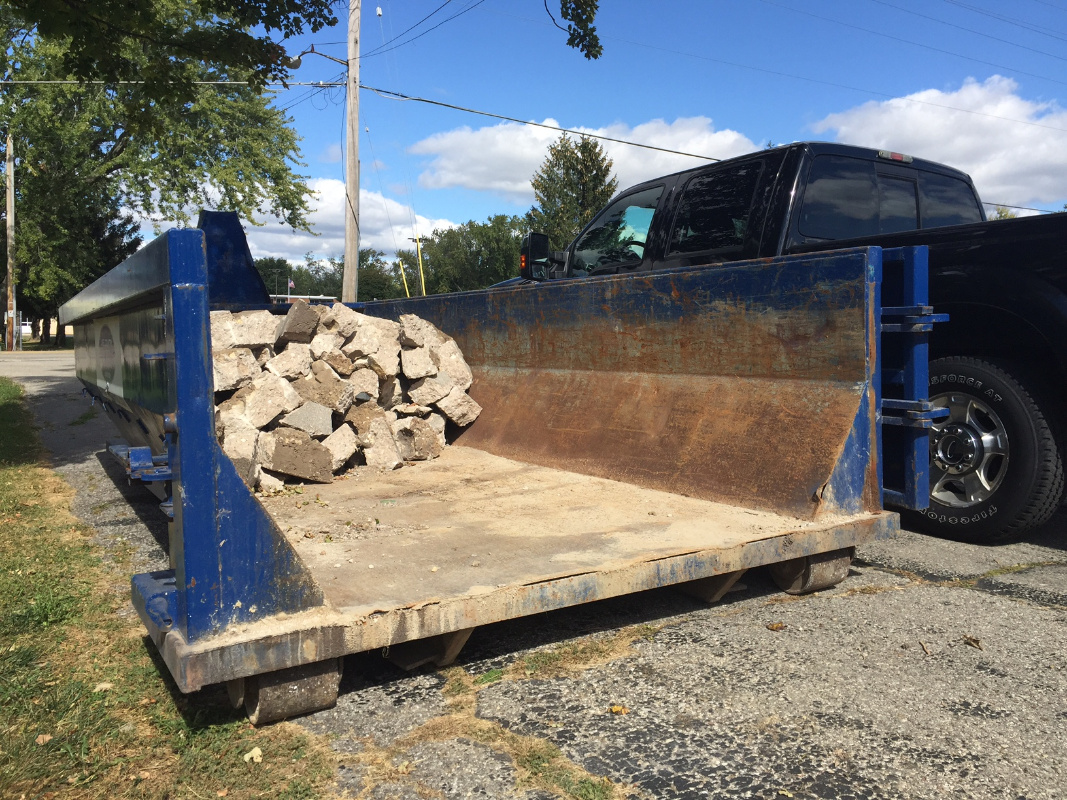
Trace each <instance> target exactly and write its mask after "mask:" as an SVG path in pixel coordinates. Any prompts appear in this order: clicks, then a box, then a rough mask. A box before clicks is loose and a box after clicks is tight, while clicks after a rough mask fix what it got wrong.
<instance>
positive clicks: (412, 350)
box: [400, 347, 437, 381]
mask: <svg viewBox="0 0 1067 800" xmlns="http://www.w3.org/2000/svg"><path fill="white" fill-rule="evenodd" d="M400 369H401V371H402V372H403V373H404V377H405V378H407V379H408V380H411V381H415V380H418V379H419V378H426V377H428V376H430V375H436V374H437V365H436V364H435V363H434V360H433V359H432V358H431V357H430V349H429V348H428V347H407V348H404V349H403V350H401V351H400Z"/></svg>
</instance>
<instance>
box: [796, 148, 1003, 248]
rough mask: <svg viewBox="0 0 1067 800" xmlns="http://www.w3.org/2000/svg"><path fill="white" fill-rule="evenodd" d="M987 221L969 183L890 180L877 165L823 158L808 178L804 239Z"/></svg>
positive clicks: (929, 177) (916, 174)
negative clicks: (806, 237)
mask: <svg viewBox="0 0 1067 800" xmlns="http://www.w3.org/2000/svg"><path fill="white" fill-rule="evenodd" d="M916 179H917V180H918V184H916ZM981 219H982V211H981V207H980V206H979V205H978V199H977V198H976V197H975V194H974V191H973V190H972V189H971V187H970V185H969V184H968V183H967V182H966V181H962V180H959V179H958V178H953V177H950V176H948V175H940V174H938V173H935V172H926V171H924V170H913V171H911V173H910V175H908V174H905V175H896V174H894V175H887V174H882V173H881V172H879V171H878V169H877V167H876V166H875V163H874V162H872V161H865V160H863V159H860V158H849V157H847V156H830V155H822V156H817V157H816V158H815V160H814V162H813V163H812V166H811V172H810V174H809V176H808V185H807V189H805V191H804V205H803V207H802V208H801V211H800V233H801V234H802V235H803V236H809V237H812V238H816V239H851V238H854V237H859V236H874V235H876V234H879V233H895V232H897V231H912V230H916V229H918V228H920V227H922V228H937V227H942V226H945V225H960V224H963V223H966V222H980V221H981Z"/></svg>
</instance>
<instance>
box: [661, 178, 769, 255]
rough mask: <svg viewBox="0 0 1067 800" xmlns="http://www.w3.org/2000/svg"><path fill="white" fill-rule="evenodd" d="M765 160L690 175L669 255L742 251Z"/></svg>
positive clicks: (672, 234) (680, 205) (675, 222)
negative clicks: (754, 196)
mask: <svg viewBox="0 0 1067 800" xmlns="http://www.w3.org/2000/svg"><path fill="white" fill-rule="evenodd" d="M762 167H763V165H762V163H761V162H759V161H756V162H751V161H749V162H746V163H744V164H740V165H735V166H732V167H729V168H725V169H713V170H710V171H708V172H704V173H701V174H700V175H697V176H696V177H694V178H691V179H690V181H689V183H687V184H686V186H685V190H684V191H683V193H682V199H681V200H680V201H679V203H678V214H677V216H676V217H675V221H674V229H673V231H672V232H671V243H670V249H669V250H668V252H667V255H677V254H680V253H686V254H688V253H702V252H705V251H708V250H716V251H720V252H721V251H734V250H736V251H737V252H740V251H741V249H742V248H743V247H744V243H745V237H746V235H747V233H748V216H749V211H750V209H751V208H752V197H753V194H754V193H755V191H756V185H757V184H758V183H759V178H760V172H761V171H762Z"/></svg>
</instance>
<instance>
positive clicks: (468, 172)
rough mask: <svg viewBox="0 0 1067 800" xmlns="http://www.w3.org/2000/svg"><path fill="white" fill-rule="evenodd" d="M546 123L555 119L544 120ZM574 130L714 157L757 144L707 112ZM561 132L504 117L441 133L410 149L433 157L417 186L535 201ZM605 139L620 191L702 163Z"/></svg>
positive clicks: (730, 153) (526, 201)
mask: <svg viewBox="0 0 1067 800" xmlns="http://www.w3.org/2000/svg"><path fill="white" fill-rule="evenodd" d="M544 124H546V125H557V124H558V123H557V122H556V121H555V120H553V119H546V120H545V121H544ZM577 130H580V131H581V132H583V133H592V134H597V135H601V136H610V137H611V138H614V139H622V140H625V141H632V142H641V143H645V144H651V145H654V146H656V147H662V148H665V149H668V150H678V151H681V152H685V153H693V154H696V155H705V156H711V157H714V158H729V157H731V156H736V155H741V154H742V153H750V152H752V151H753V150H758V149H759V146H758V145H757V144H755V143H754V142H752V140H750V139H749V138H748V137H746V136H743V135H742V134H740V133H738V132H736V131H731V130H722V131H716V130H715V127H714V125H713V124H712V121H711V120H710V119H708V118H707V117H688V118H680V119H676V120H675V121H674V122H670V123H668V122H665V121H664V120H661V119H657V120H651V121H649V122H645V123H642V124H640V125H637V126H636V127H630V126H629V125H624V124H622V123H617V124H614V125H610V126H607V127H605V128H579V129H577ZM559 136H560V133H559V131H554V130H549V129H546V128H539V127H535V126H531V125H520V124H518V123H514V122H507V123H502V124H500V125H494V126H491V127H485V128H478V129H476V130H475V129H471V128H468V127H463V128H457V129H455V130H451V131H445V132H443V133H437V134H434V135H433V136H430V137H428V138H426V139H423V140H422V141H420V142H417V143H416V144H415V145H414V146H413V147H412V148H411V152H413V153H416V154H419V155H427V156H432V160H431V161H430V164H429V166H428V168H427V169H426V170H425V171H424V172H423V173H422V174H421V175H420V176H419V184H420V185H421V186H422V187H424V188H427V189H445V188H452V187H461V188H465V189H472V190H475V191H488V192H493V193H495V194H498V195H501V196H503V197H505V198H506V199H508V200H510V201H512V202H514V203H522V204H527V203H530V204H532V203H533V200H534V197H533V190H532V189H531V188H530V178H531V177H532V176H533V174H534V173H535V172H536V171H537V169H538V168H539V167H540V166H541V163H542V162H543V161H544V159H545V156H546V155H547V153H548V147H549V145H550V144H552V142H554V141H555V140H556V139H558V138H559ZM600 144H601V145H602V146H603V147H604V149H605V150H606V151H607V154H608V155H609V156H610V157H611V159H612V160H613V161H614V163H615V174H616V175H617V176H618V179H619V188H620V189H622V188H626V187H627V186H630V185H632V184H634V183H640V182H641V181H644V180H648V179H649V178H654V177H656V176H657V175H663V174H665V173H669V172H674V171H677V170H680V169H686V168H688V167H692V166H697V165H699V164H701V163H705V162H701V161H700V160H699V159H694V158H690V157H687V156H680V155H674V154H670V153H662V152H659V151H656V150H647V149H644V148H638V147H631V146H628V145H625V144H619V143H616V142H604V141H601V142H600Z"/></svg>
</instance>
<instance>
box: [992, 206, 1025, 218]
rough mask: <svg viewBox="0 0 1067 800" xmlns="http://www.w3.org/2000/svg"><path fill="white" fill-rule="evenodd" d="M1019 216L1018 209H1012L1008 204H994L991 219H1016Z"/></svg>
mask: <svg viewBox="0 0 1067 800" xmlns="http://www.w3.org/2000/svg"><path fill="white" fill-rule="evenodd" d="M1018 216H1019V212H1018V211H1012V210H1011V209H1010V208H1008V207H1007V206H994V207H993V214H992V215H991V216H990V217H989V218H990V219H1015V218H1016V217H1018Z"/></svg>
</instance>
